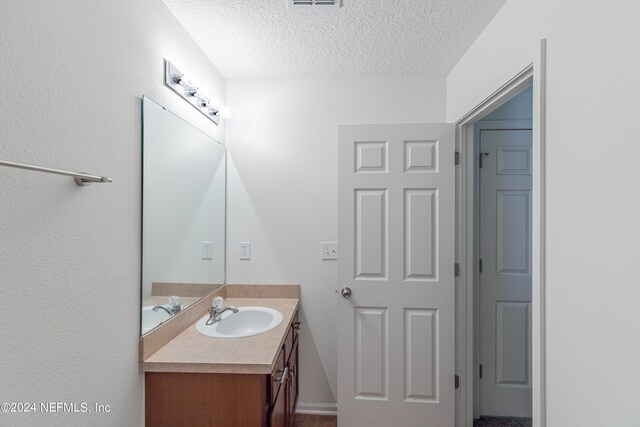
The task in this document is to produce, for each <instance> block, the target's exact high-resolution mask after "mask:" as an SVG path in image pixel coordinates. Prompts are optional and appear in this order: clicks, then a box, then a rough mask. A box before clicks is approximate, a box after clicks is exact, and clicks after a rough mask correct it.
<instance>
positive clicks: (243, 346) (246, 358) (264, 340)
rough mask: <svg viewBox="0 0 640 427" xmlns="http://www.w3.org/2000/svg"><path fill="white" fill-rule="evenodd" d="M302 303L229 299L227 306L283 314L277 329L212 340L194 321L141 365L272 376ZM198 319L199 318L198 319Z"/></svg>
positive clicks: (160, 369) (144, 367) (145, 368)
mask: <svg viewBox="0 0 640 427" xmlns="http://www.w3.org/2000/svg"><path fill="white" fill-rule="evenodd" d="M299 302H300V300H299V299H298V298H227V299H226V300H225V303H224V305H225V306H227V305H236V306H239V307H240V306H264V307H270V308H273V309H276V310H278V311H280V312H281V313H282V323H280V325H278V326H277V327H276V328H275V329H272V330H271V331H268V332H265V333H263V334H260V335H256V336H253V337H246V338H232V339H223V338H211V337H206V336H203V335H200V334H199V333H198V332H197V331H196V326H195V322H194V323H192V324H191V325H190V326H188V327H187V328H186V329H185V330H184V331H183V332H182V333H180V334H179V335H178V336H176V337H175V338H174V339H172V340H171V341H169V342H168V343H167V344H165V345H164V346H162V347H161V348H160V349H159V350H158V351H156V352H155V353H153V354H152V355H151V356H149V357H148V358H147V359H145V360H144V361H142V363H141V364H140V366H141V370H142V371H146V372H205V373H227V374H270V373H271V371H272V369H273V367H274V366H275V363H276V361H277V357H278V354H279V352H280V348H281V347H282V343H283V342H284V340H285V338H286V334H287V331H288V328H289V325H290V324H291V320H292V318H293V315H294V313H295V312H296V309H297V308H298V304H299ZM198 320H199V319H198Z"/></svg>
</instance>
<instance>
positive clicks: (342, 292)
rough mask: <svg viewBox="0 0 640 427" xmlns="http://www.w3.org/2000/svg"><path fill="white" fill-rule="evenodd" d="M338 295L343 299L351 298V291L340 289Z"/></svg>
mask: <svg viewBox="0 0 640 427" xmlns="http://www.w3.org/2000/svg"><path fill="white" fill-rule="evenodd" d="M340 293H341V294H342V296H343V298H351V289H349V288H342V290H341V291H340Z"/></svg>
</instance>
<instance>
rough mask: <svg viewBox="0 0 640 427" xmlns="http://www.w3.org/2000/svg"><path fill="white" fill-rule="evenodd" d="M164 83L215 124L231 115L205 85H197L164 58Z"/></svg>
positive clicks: (227, 108)
mask: <svg viewBox="0 0 640 427" xmlns="http://www.w3.org/2000/svg"><path fill="white" fill-rule="evenodd" d="M164 84H165V86H167V87H168V88H169V89H171V90H172V91H174V92H175V93H177V94H178V95H180V97H182V99H184V100H185V101H187V102H188V103H189V104H191V105H192V106H193V107H195V108H196V109H197V110H198V111H200V112H201V113H202V114H204V115H205V116H207V117H208V118H209V120H211V121H212V122H214V123H215V124H216V125H218V124H220V118H221V117H222V118H225V119H226V118H228V117H230V116H231V114H230V111H229V107H227V106H226V105H222V102H221V101H220V100H218V99H216V98H214V97H213V96H211V94H210V93H209V91H208V90H207V88H206V87H205V86H198V84H197V83H196V82H195V81H193V80H191V78H189V77H188V76H186V75H185V73H182V72H180V70H179V69H178V68H177V67H176V66H175V65H173V64H172V63H171V62H169V61H167V60H166V59H165V60H164Z"/></svg>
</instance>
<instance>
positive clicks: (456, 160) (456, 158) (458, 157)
mask: <svg viewBox="0 0 640 427" xmlns="http://www.w3.org/2000/svg"><path fill="white" fill-rule="evenodd" d="M454 164H456V165H459V164H460V152H459V151H456V153H455V155H454Z"/></svg>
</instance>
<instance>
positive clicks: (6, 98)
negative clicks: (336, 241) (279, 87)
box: [0, 0, 224, 426]
mask: <svg viewBox="0 0 640 427" xmlns="http://www.w3.org/2000/svg"><path fill="white" fill-rule="evenodd" d="M0 10H1V12H0V46H1V52H2V59H1V60H0V75H2V76H4V78H3V79H2V81H1V82H0V99H1V100H2V102H0V159H3V160H5V159H6V160H11V161H17V162H26V163H34V164H39V165H44V166H49V167H57V168H64V169H70V170H82V171H88V172H91V173H98V174H104V175H108V176H110V177H112V178H113V183H112V184H94V185H91V186H90V187H88V188H79V187H77V186H76V185H75V184H74V183H73V180H72V179H70V178H66V177H58V176H52V175H44V174H38V173H35V172H26V171H20V170H12V169H8V168H3V167H0V300H1V301H2V309H1V311H2V315H1V318H2V327H1V328H0V342H1V343H2V345H0V360H1V361H2V364H1V365H0V378H1V380H0V402H11V401H20V402H89V403H91V404H92V403H93V402H98V403H102V404H108V405H111V412H110V413H108V414H95V413H92V414H73V413H58V414H43V413H31V414H0V424H2V425H12V426H19V425H29V426H32V425H46V426H56V425H57V426H74V425H77V426H87V425H92V426H100V425H117V426H137V425H142V422H143V381H142V375H141V374H139V373H138V368H137V361H138V335H139V316H140V162H141V155H140V153H141V151H140V131H141V129H140V101H139V98H140V97H141V96H142V95H143V94H146V95H149V96H150V97H152V98H153V99H155V100H157V101H158V102H160V103H161V104H163V105H164V106H166V107H167V108H169V109H171V110H173V111H175V112H176V113H177V114H179V115H181V116H182V117H185V118H187V119H188V120H189V121H191V122H192V123H194V124H196V125H197V126H199V127H201V128H203V129H206V130H207V131H209V132H210V133H211V134H212V135H213V136H214V137H216V138H217V139H220V140H222V139H223V136H224V129H223V128H217V129H216V128H215V126H213V125H209V124H208V123H207V119H206V118H204V116H202V117H201V115H200V113H198V112H197V111H196V110H195V109H193V108H192V107H191V106H189V105H187V103H186V102H184V101H183V100H181V99H179V98H178V97H177V96H176V95H175V94H173V93H172V92H171V91H169V90H168V89H166V88H165V87H163V84H162V75H163V64H162V58H163V56H166V57H168V58H169V59H171V60H173V61H175V62H176V64H178V65H184V66H185V68H187V67H189V68H192V69H195V70H196V72H198V73H199V74H200V75H201V76H203V77H204V76H207V77H208V82H207V83H208V84H209V85H210V86H212V87H213V88H214V89H217V90H219V91H222V90H224V80H223V79H222V78H221V77H220V75H219V73H218V72H217V71H216V69H215V68H214V67H213V66H212V65H211V63H210V62H209V61H208V60H207V59H206V57H205V56H204V54H203V53H202V52H201V51H200V50H199V49H198V48H197V47H196V46H195V44H194V42H193V41H192V40H191V38H190V37H189V36H188V35H187V33H186V31H185V30H184V29H183V28H182V27H181V26H180V25H179V24H178V22H177V21H176V20H175V19H174V17H173V16H172V15H171V14H170V13H169V11H168V10H167V9H166V7H165V6H164V4H163V3H162V2H161V1H160V0H137V1H125V0H113V1H108V2H105V1H98V0H83V1H72V0H57V1H55V2H53V1H48V0H30V1H27V2H15V1H9V0H2V1H0Z"/></svg>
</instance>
